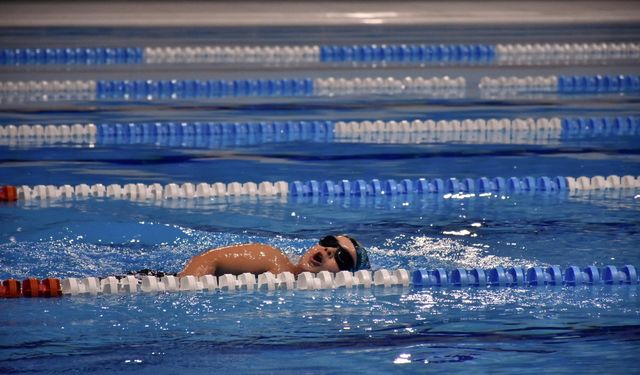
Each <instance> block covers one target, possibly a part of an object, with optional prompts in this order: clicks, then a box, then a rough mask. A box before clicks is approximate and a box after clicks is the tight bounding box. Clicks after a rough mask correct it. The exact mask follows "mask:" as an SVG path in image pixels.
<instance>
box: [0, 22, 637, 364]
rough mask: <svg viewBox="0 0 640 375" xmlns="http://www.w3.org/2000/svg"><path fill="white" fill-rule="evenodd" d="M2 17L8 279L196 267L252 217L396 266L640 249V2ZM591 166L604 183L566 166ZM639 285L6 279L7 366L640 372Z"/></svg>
mask: <svg viewBox="0 0 640 375" xmlns="http://www.w3.org/2000/svg"><path fill="white" fill-rule="evenodd" d="M2 35H3V38H2V46H0V47H2V48H4V49H3V55H2V60H1V61H2V62H3V65H2V67H0V80H1V81H2V82H3V86H2V88H1V90H0V92H1V94H0V97H1V98H2V101H1V103H0V108H1V109H2V118H1V123H0V125H2V128H1V131H0V160H2V163H0V168H1V170H2V172H1V174H0V184H2V185H5V184H10V185H15V186H18V187H19V188H20V189H21V190H20V194H21V195H20V196H21V199H20V200H18V201H17V202H15V203H7V202H2V203H0V220H1V222H2V226H1V229H0V237H1V238H2V242H1V244H0V279H2V280H6V279H9V278H16V279H19V280H21V279H24V278H26V277H36V278H45V277H48V276H55V277H58V278H62V279H66V278H84V277H93V276H97V277H103V276H108V275H114V274H123V273H125V272H126V271H129V270H137V269H142V268H156V269H162V270H166V271H177V270H179V269H180V268H181V267H182V266H183V265H184V263H185V261H186V260H187V259H188V258H189V257H190V256H192V255H195V254H197V253H199V252H201V251H203V250H204V249H207V248H211V247H217V246H224V245H228V244H233V243H238V242H249V241H257V242H265V243H268V244H271V245H274V246H276V247H278V248H281V249H283V250H285V251H286V252H287V253H288V254H291V255H292V256H296V255H299V254H302V252H303V251H304V250H305V249H306V248H308V247H309V246H311V245H313V244H314V243H315V242H316V241H317V240H318V239H319V238H320V237H322V236H323V235H325V234H327V233H342V232H345V233H349V234H352V235H353V236H354V237H355V238H358V239H359V240H360V241H362V242H363V243H364V244H365V245H366V246H367V247H368V248H369V249H370V252H371V258H372V263H373V268H374V269H389V270H396V269H407V270H410V271H413V270H419V269H423V270H437V269H442V268H444V269H447V270H449V271H452V270H455V269H457V268H465V269H473V268H482V269H486V270H490V269H492V268H495V267H504V268H505V269H508V268H510V267H522V268H524V269H525V270H526V269H527V268H529V267H533V266H539V267H543V268H546V267H550V266H554V265H557V266H559V267H560V268H561V269H562V271H563V272H564V271H565V270H566V269H567V268H568V267H570V266H574V265H576V266H579V267H580V268H584V267H587V266H591V265H594V266H596V267H600V268H601V269H602V268H604V267H606V266H607V265H615V266H616V267H618V268H621V267H623V266H624V265H627V264H630V265H635V266H639V265H640V254H639V253H638V250H637V244H638V243H639V240H640V234H639V233H640V231H639V229H640V223H639V221H638V210H639V209H640V206H639V202H640V198H639V195H638V194H639V189H638V188H634V187H625V185H624V184H623V182H622V181H619V180H615V178H613V179H610V181H609V182H607V181H606V178H607V177H608V176H611V175H616V176H619V177H623V176H632V177H633V178H634V181H635V180H636V179H638V178H640V177H639V176H640V162H639V159H638V151H639V150H640V149H639V148H638V144H640V143H639V142H640V125H639V123H638V119H639V118H640V112H639V111H638V89H637V88H636V87H635V86H634V85H635V81H634V80H636V79H637V77H638V75H639V74H640V69H639V68H638V64H637V61H638V56H637V55H636V54H637V48H636V47H637V42H638V35H640V30H639V29H638V27H637V25H633V24H632V25H629V24H625V25H621V24H612V25H602V24H598V25H597V26H594V25H591V24H585V25H557V24H556V25H552V26H549V25H529V26H527V27H526V28H522V27H520V26H508V25H507V26H505V25H497V26H495V25H490V26H482V25H480V26H478V25H476V26H472V25H467V26H466V27H462V28H461V27H459V26H455V27H454V26H448V27H447V26H444V27H426V26H419V25H403V26H397V25H396V26H387V25H380V26H368V27H366V28H363V27H360V26H357V27H356V26H333V27H329V26H326V25H324V26H318V25H314V26H295V27H294V26H291V27H264V26H260V27H258V26H253V27H251V26H248V27H242V28H233V27H220V28H208V27H192V28H180V29H178V28H158V27H145V28H101V27H82V28H73V27H72V28H57V27H54V28H37V27H36V28H24V29H13V30H9V29H4V30H3V32H2ZM545 43H546V44H548V46H544V44H545ZM602 43H605V47H602ZM382 44H384V45H386V46H388V48H387V47H385V48H381V47H379V46H380V45H382ZM518 44H519V46H518ZM527 44H529V47H531V48H533V49H534V50H535V51H536V52H535V53H534V52H531V51H530V49H527V48H526V45H527ZM536 44H539V45H537V46H536ZM592 44H593V45H592ZM498 45H499V46H498ZM585 45H586V46H587V47H585ZM147 46H148V47H150V48H154V49H153V50H145V49H144V47H147ZM207 46H211V50H207V49H206V48H205V47H207ZM217 46H227V47H228V50H224V48H221V49H219V50H217V49H215V48H216V47H217ZM236 46H239V47H237V48H236ZM246 46H251V48H253V49H249V50H247V49H246V48H245V47H246ZM275 46H278V48H279V49H275ZM292 46H293V47H296V46H297V47H299V48H298V49H294V48H293V47H292ZM305 46H310V47H309V48H311V49H305ZM314 46H317V47H318V48H317V49H314ZM558 46H559V47H558ZM165 47H168V48H173V49H170V50H168V51H167V50H166V49H165ZM187 47H189V48H191V49H187ZM267 47H269V48H272V49H270V50H267ZM285 47H289V49H286V48H285ZM321 47H322V48H321ZM592 47H593V48H592ZM81 48H82V50H80V49H81ZM91 48H93V49H91ZM98 48H102V49H98ZM105 48H106V49H108V50H105ZM117 48H123V49H122V50H120V49H117ZM135 48H140V49H139V50H136V49H135ZM196 48H201V49H196ZM545 48H546V49H545ZM589 48H591V50H589ZM603 48H604V51H605V52H606V51H613V52H611V53H609V52H607V53H605V52H603ZM634 48H636V49H634ZM9 49H11V51H12V52H11V53H9V54H8V53H7V51H8V50H9ZM17 49H19V50H17ZM26 49H29V51H26ZM36 49H41V50H42V51H40V50H38V51H36ZM47 49H49V51H46V50H47ZM538 49H541V50H538ZM16 51H17V52H16ZM314 51H315V52H314ZM540 51H542V52H540ZM545 51H546V52H545ZM96 55H97V56H98V57H96ZM16 56H17V57H16ZM540 56H546V58H541V57H540ZM298 58H299V59H298ZM296 59H298V60H296ZM621 75H622V76H623V77H622V78H620V76H621ZM501 76H502V77H505V78H504V79H502V80H500V79H499V77H501ZM574 76H575V77H574ZM331 77H333V78H334V80H331V81H330V80H329V78H331ZM378 77H380V78H381V80H377V78H378ZM389 77H391V78H392V79H391V80H388V78H389ZM405 77H413V78H412V80H410V81H407V80H405ZM417 77H423V78H422V81H420V80H419V79H418V78H417ZM444 77H449V78H448V79H445V78H444ZM457 77H462V78H463V80H462V81H460V80H457ZM508 77H518V78H517V79H511V80H510V78H508ZM527 77H530V79H529V78H527ZM540 77H542V80H539V78H540ZM549 77H555V79H550V78H549ZM340 78H342V79H343V80H342V81H340ZM367 78H371V80H367ZM356 79H359V80H358V81H356ZM492 79H496V81H495V82H494V81H491V80H492ZM9 81H10V82H12V84H11V85H8V84H7V82H9ZM30 81H32V82H34V83H33V84H31V83H29V82H30ZM65 81H70V83H65ZM78 81H80V83H77V82H78ZM91 81H95V82H93V83H92V82H91ZM19 82H23V84H22V86H21V85H20V84H19ZM42 82H46V84H44V85H43V84H42ZM408 82H411V83H410V84H409V83H408ZM416 82H420V83H416ZM560 82H562V83H560ZM605 82H606V83H605ZM30 85H31V86H30ZM398 85H400V86H398ZM411 85H414V86H411ZM465 120H466V121H465ZM416 121H417V122H416ZM10 124H14V125H15V128H13V127H9V125H10ZM21 124H25V125H27V126H23V127H21V126H20V125H21ZM38 124H40V125H41V127H37V126H36V125H38ZM49 124H51V125H53V126H51V127H48V126H47V125H49ZM76 124H79V125H77V126H76ZM65 125H68V126H65ZM557 176H561V177H562V178H565V179H560V180H558V179H556V177H557ZM580 176H587V177H589V178H590V179H589V180H588V182H584V180H580V179H578V178H579V177H580ZM594 176H603V177H604V178H603V179H602V180H600V179H598V178H595V179H593V178H592V177H594ZM511 177H515V179H510V178H511ZM528 177H531V179H528ZM543 177H548V178H549V179H544V178H543ZM566 177H572V178H574V180H575V179H578V181H574V182H575V183H576V184H583V183H585V184H587V185H588V186H587V187H585V185H580V186H579V187H576V186H573V187H572V188H569V187H564V188H563V187H562V186H560V185H558V183H557V181H570V180H569V179H566ZM451 178H455V180H451ZM484 178H486V179H484ZM500 178H502V179H500ZM328 180H330V181H331V183H328V182H327V181H328ZM345 180H348V181H349V184H348V185H347V184H345V182H344V181H345ZM407 180H409V181H410V183H408V182H406V181H407ZM265 181H267V182H271V183H276V182H278V181H283V182H285V184H284V186H286V187H287V190H286V194H285V193H283V192H282V191H281V190H277V191H276V190H269V189H271V188H270V187H269V186H271V185H263V186H267V187H264V190H257V189H258V185H259V184H260V183H261V182H265ZM314 181H315V182H314ZM360 181H362V183H363V184H360ZM391 181H393V183H391ZM514 181H515V182H514ZM530 181H532V184H531V185H529V183H530ZM611 181H613V182H611ZM625 181H630V180H629V179H627V180H625ZM202 182H206V183H207V184H208V186H209V188H207V189H210V190H207V192H206V194H205V193H204V192H203V190H200V191H196V189H197V188H198V186H199V185H198V184H200V183H202ZM233 182H239V183H240V184H239V185H234V184H233ZM251 182H253V183H255V184H256V185H255V186H253V185H251V184H247V183H251ZM172 183H175V184H176V185H175V186H169V184H172ZM215 183H220V184H219V185H212V184H215ZM516 183H517V188H516V187H515V186H516V185H514V184H516ZM572 183H573V182H572ZM83 184H85V185H86V188H87V189H88V190H86V189H84V188H82V187H79V186H81V185H83ZM128 184H138V185H128ZM154 184H160V185H161V186H160V188H161V190H154V189H155V187H154V186H155V185H154ZM185 184H187V185H185ZM188 184H193V185H188ZM242 184H245V185H242ZM599 184H601V185H599ZM48 185H50V186H52V187H55V189H49V188H47V186H48ZM65 185H69V186H70V188H71V190H70V191H69V190H65V188H64V186H65ZM110 185H112V188H111V190H108V187H109V186H110ZM115 185H118V186H120V187H123V188H125V189H129V190H126V192H125V191H120V190H118V189H116V188H115V187H113V186H115ZM23 186H25V187H28V188H29V189H27V190H25V188H24V187H23ZM38 186H41V188H40V187H38ZM99 186H102V187H104V194H99V193H96V192H97V191H100V188H99ZM127 186H129V188H127ZM140 186H143V188H141V187H140ZM278 186H280V187H281V186H283V185H278ZM345 186H348V189H349V190H348V191H350V192H351V193H345ZM60 187H62V188H61V189H59V188H60ZM94 187H96V188H95V189H94ZM190 188H193V189H194V194H188V193H187V190H189V189H190ZM201 188H202V189H204V187H201ZM254 188H255V189H256V190H255V191H253V190H252V189H254ZM360 188H362V189H364V190H359V189H360ZM409 188H410V189H411V192H410V193H409V192H407V189H409ZM215 189H222V190H216V191H215V193H214V192H213V190H215ZM278 189H279V188H278ZM25 191H26V193H25ZM134 191H135V194H134V193H133V192H134ZM143 191H144V194H145V195H144V196H142V195H141V192H143ZM252 191H253V192H252ZM158 192H160V193H158ZM174 192H175V194H174ZM67 193H68V197H65V194H67ZM156 193H158V194H157V195H155V194H156ZM203 195H206V197H203ZM25 198H26V199H25ZM450 275H451V274H449V276H450ZM232 289H233V288H232ZM638 291H639V289H638V285H637V283H636V284H620V285H609V284H605V283H596V284H595V285H577V286H571V285H541V286H529V285H515V286H505V285H502V286H497V285H496V286H487V287H481V286H455V285H448V286H441V287H438V286H430V287H427V286H423V287H420V286H417V285H411V286H402V285H395V286H386V287H382V286H377V287H376V286H374V287H372V288H362V287H360V288H336V289H320V290H298V289H289V290H274V291H268V290H254V291H250V290H243V289H240V290H237V291H229V290H222V291H211V292H209V291H200V292H186V291H185V292H177V293H136V294H122V293H121V294H117V295H112V294H107V293H100V294H98V295H90V294H89V295H81V296H69V295H65V296H63V297H62V298H51V299H45V298H33V299H32V298H19V299H7V298H3V299H0V306H2V307H1V311H2V314H0V321H1V324H0V332H1V334H0V337H1V338H2V339H1V343H0V348H1V349H0V369H2V371H3V372H6V373H26V372H40V373H62V372H89V371H91V372H94V373H113V372H129V371H136V372H142V373H152V372H156V373H157V372H161V373H178V372H187V373H205V372H206V373H210V372H212V371H214V372H220V373H227V372H239V373H257V372H261V373H262V372H284V373H300V372H304V373H346V372H367V373H387V372H405V371H416V370H417V371H446V372H453V373H461V372H468V371H479V372H482V373H488V372H498V373H513V372H518V373H534V372H535V373H540V372H545V373H546V372H552V371H553V372H557V373H567V372H573V371H575V370H579V371H581V372H583V373H603V372H604V373H623V372H624V373H626V372H628V371H629V369H632V367H631V366H633V365H634V364H635V359H636V357H637V353H638V349H639V337H640V330H639V325H638V319H639V314H640V309H639V306H640V304H639V297H638Z"/></svg>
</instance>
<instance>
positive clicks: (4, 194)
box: [0, 185, 18, 202]
mask: <svg viewBox="0 0 640 375" xmlns="http://www.w3.org/2000/svg"><path fill="white" fill-rule="evenodd" d="M17 200H18V189H16V187H15V186H11V185H4V186H0V201H3V202H15V201H17Z"/></svg>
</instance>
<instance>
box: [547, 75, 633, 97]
mask: <svg viewBox="0 0 640 375" xmlns="http://www.w3.org/2000/svg"><path fill="white" fill-rule="evenodd" d="M638 91H640V76H637V75H624V74H621V75H596V76H586V75H573V76H565V75H560V76H558V92H559V93H562V94H573V93H608V92H638Z"/></svg>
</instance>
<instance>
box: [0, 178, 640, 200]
mask: <svg viewBox="0 0 640 375" xmlns="http://www.w3.org/2000/svg"><path fill="white" fill-rule="evenodd" d="M638 188H640V176H638V177H634V176H631V175H625V176H618V175H609V176H607V177H605V176H593V177H587V176H580V177H577V178H575V177H570V176H566V177H565V176H556V177H547V176H541V177H537V178H534V177H531V176H527V177H522V178H519V177H509V178H504V177H495V178H493V179H489V178H487V177H481V178H477V179H473V178H464V179H457V178H448V179H441V178H434V179H426V178H419V179H416V180H410V179H402V180H400V181H396V180H395V179H387V180H379V179H373V180H371V181H368V182H367V181H365V180H355V181H350V180H346V179H344V180H340V181H337V182H334V181H332V180H325V181H317V180H310V181H307V182H301V181H293V182H289V183H287V182H285V181H277V182H275V183H272V182H269V181H263V182H260V183H255V182H245V183H240V182H231V183H228V184H224V183H221V182H217V183H213V184H209V183H205V182H201V183H197V184H193V183H190V182H186V183H183V184H177V183H169V184H166V185H164V186H163V185H161V184H159V183H155V184H150V185H146V184H142V183H128V184H125V185H124V186H122V185H119V184H110V185H107V186H105V185H103V184H94V185H91V186H89V185H88V184H78V185H75V186H71V185H62V186H56V185H35V186H28V185H21V186H17V187H16V186H13V185H4V186H1V187H0V201H16V200H26V201H30V200H36V199H39V200H45V199H74V198H75V199H82V198H89V197H92V198H113V199H131V200H140V201H143V200H161V199H198V198H210V197H225V196H265V197H266V196H293V197H306V196H360V197H363V196H395V195H401V194H407V195H408V194H439V195H443V197H444V198H451V197H452V196H453V197H455V195H456V194H470V195H474V196H475V195H476V194H479V195H480V196H483V195H485V194H487V195H491V194H492V193H497V192H503V193H525V192H530V193H534V192H538V193H561V192H573V191H583V190H612V189H613V190H618V189H638Z"/></svg>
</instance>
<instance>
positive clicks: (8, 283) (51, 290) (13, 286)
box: [0, 277, 62, 298]
mask: <svg viewBox="0 0 640 375" xmlns="http://www.w3.org/2000/svg"><path fill="white" fill-rule="evenodd" d="M60 285H61V284H60V279H56V278H53V277H49V278H46V279H43V280H38V279H36V278H33V277H30V278H27V279H24V280H22V283H20V281H18V280H15V279H8V280H4V281H3V282H2V284H1V285H0V298H17V297H61V296H62V287H61V286H60Z"/></svg>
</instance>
